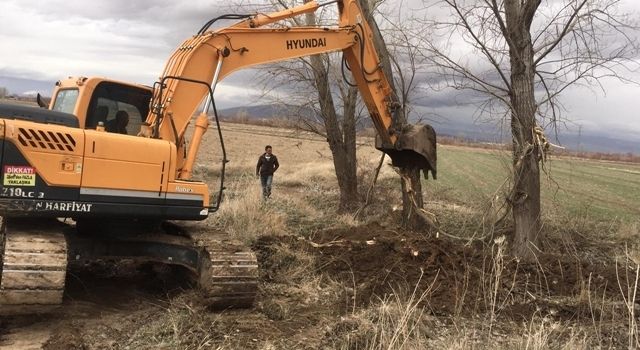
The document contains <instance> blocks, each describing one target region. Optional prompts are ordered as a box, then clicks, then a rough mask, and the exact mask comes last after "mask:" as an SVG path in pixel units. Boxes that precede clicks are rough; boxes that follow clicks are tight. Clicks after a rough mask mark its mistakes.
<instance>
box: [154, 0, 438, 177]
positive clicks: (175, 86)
mask: <svg viewBox="0 0 640 350" xmlns="http://www.w3.org/2000/svg"><path fill="white" fill-rule="evenodd" d="M331 3H337V5H338V10H339V21H338V23H337V25H335V26H330V27H324V26H323V27H265V26H266V25H268V24H272V23H275V22H278V21H281V20H283V19H287V18H291V17H294V16H297V15H301V14H304V13H309V12H313V11H316V10H317V9H318V8H319V7H321V6H325V5H328V4H331ZM210 24H211V23H207V25H205V27H203V29H201V31H200V32H199V33H198V34H197V35H195V36H193V37H191V38H189V39H187V40H186V41H184V42H183V43H182V45H180V47H178V49H177V50H175V52H174V53H173V54H172V56H171V57H170V59H169V60H168V62H167V64H166V67H165V69H164V72H163V74H162V76H161V77H160V80H159V82H158V83H156V86H155V89H154V96H153V100H152V103H151V109H150V112H149V115H148V117H147V120H146V122H147V124H148V128H149V129H148V130H147V131H146V132H145V133H143V134H147V136H151V137H156V138H161V139H166V140H171V141H173V142H175V144H176V145H177V150H178V157H179V164H178V165H177V167H176V169H178V178H180V179H189V178H190V177H191V171H192V168H193V164H194V162H195V158H196V155H197V152H198V148H199V144H200V141H201V137H202V135H203V134H204V132H205V131H206V130H207V127H208V117H207V115H206V113H207V111H208V106H209V104H210V103H211V102H212V100H213V91H214V89H215V86H216V84H217V83H218V82H219V81H221V80H222V79H224V78H225V77H226V76H228V75H229V74H231V73H232V72H234V71H236V70H239V69H242V68H246V67H251V66H255V65H259V64H265V63H271V62H278V61H282V60H287V59H292V58H298V57H304V56H310V55H315V54H321V53H328V52H340V51H341V52H343V54H344V58H345V60H346V63H347V64H348V67H349V68H350V69H351V71H352V73H353V79H354V81H355V84H357V86H358V89H359V91H360V94H361V96H362V99H363V101H364V102H365V104H366V106H367V108H368V110H369V113H370V116H371V119H372V121H373V124H374V126H375V128H376V131H377V133H378V136H379V142H378V148H380V149H381V150H383V151H385V152H386V153H388V154H389V155H390V156H391V157H392V160H393V161H394V164H396V165H399V166H415V167H418V168H422V169H423V170H424V171H425V175H426V173H427V171H429V170H431V171H432V173H433V174H435V160H436V159H435V133H434V132H433V129H431V128H430V127H428V126H425V127H426V128H418V129H416V128H411V127H410V128H409V129H411V131H409V132H407V128H406V127H405V126H403V125H396V120H395V118H394V117H393V115H394V112H395V111H396V110H397V109H398V108H400V104H399V103H398V100H397V98H396V95H395V93H394V91H393V88H392V85H391V84H390V81H389V79H390V78H389V77H387V76H386V75H385V74H384V72H383V69H382V68H381V63H380V58H379V56H378V54H377V52H376V49H375V45H374V43H373V33H372V31H371V29H370V27H369V24H368V23H367V20H366V17H365V16H364V14H363V13H362V11H361V10H360V7H359V5H358V2H357V0H338V1H330V2H327V3H322V4H321V3H319V2H317V1H311V2H308V3H306V4H304V5H301V6H298V7H294V8H291V9H287V10H285V11H280V12H275V13H270V14H258V15H255V16H251V17H249V18H247V19H245V20H243V21H240V22H238V23H236V24H234V25H232V26H229V27H225V28H221V29H218V30H215V31H207V30H206V29H207V28H208V26H209V25H210ZM205 97H206V101H207V102H206V104H205V105H206V107H205V110H204V111H203V113H202V114H200V116H198V117H197V119H196V122H195V125H196V130H195V132H194V135H193V138H192V140H191V145H190V147H189V152H188V154H186V157H185V156H184V154H185V149H184V147H186V146H185V140H184V135H185V132H186V129H187V127H188V125H189V123H190V121H191V119H192V116H193V115H194V113H195V112H196V110H197V108H198V107H199V106H200V104H201V103H202V101H203V99H204V98H205ZM416 130H418V132H416ZM409 134H415V135H413V136H411V137H410V139H408V138H407V137H406V136H405V135H409Z"/></svg>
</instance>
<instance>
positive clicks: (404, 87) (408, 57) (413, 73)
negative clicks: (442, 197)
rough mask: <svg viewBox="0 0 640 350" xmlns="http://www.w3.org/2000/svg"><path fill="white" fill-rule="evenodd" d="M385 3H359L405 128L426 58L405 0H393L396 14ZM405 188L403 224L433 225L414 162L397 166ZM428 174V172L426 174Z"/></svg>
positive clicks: (376, 0)
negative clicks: (405, 14) (404, 9)
mask: <svg viewBox="0 0 640 350" xmlns="http://www.w3.org/2000/svg"><path fill="white" fill-rule="evenodd" d="M384 5H385V1H384V0H372V1H371V2H368V1H365V0H361V1H360V6H361V7H362V10H363V12H364V13H365V15H366V16H367V17H368V21H369V25H370V27H371V29H372V31H373V39H374V40H373V41H374V43H375V45H376V51H377V52H378V55H379V56H380V61H381V64H382V69H383V70H384V71H385V75H386V76H387V77H389V80H390V82H391V85H392V87H393V90H394V92H395V94H396V97H397V100H398V101H399V103H400V106H401V108H399V109H398V110H397V111H396V115H395V116H394V118H395V119H396V125H397V126H398V127H399V128H401V129H402V128H404V127H405V126H406V125H408V124H409V120H410V117H411V116H412V114H413V113H412V108H411V107H412V105H411V103H410V97H411V96H413V94H414V93H415V89H416V87H417V80H416V78H417V75H418V72H419V68H420V67H421V65H422V64H423V61H424V60H425V59H424V57H423V56H421V55H419V54H418V51H419V50H420V46H419V43H418V42H416V41H415V39H414V38H413V37H412V35H410V34H409V33H411V30H410V28H409V27H408V26H407V25H408V24H409V22H406V21H404V19H403V18H402V17H403V14H402V12H401V9H402V7H403V6H402V5H403V2H400V3H399V4H398V3H394V4H393V5H394V7H395V8H396V9H398V13H397V14H394V13H393V12H392V11H390V10H389V9H386V10H385V11H378V10H379V9H380V7H382V6H384ZM374 12H378V13H379V14H380V17H382V18H383V19H384V21H383V22H384V25H385V26H386V28H387V29H386V30H385V31H384V32H385V34H386V38H387V39H388V40H385V39H384V38H383V36H382V31H381V30H380V29H379V28H378V25H377V21H376V20H375V19H374V18H373V15H374ZM398 174H399V175H400V181H401V189H402V223H403V225H404V226H406V227H409V228H412V229H416V230H423V229H427V230H428V229H431V228H433V226H434V225H435V222H433V219H431V218H430V217H429V216H427V215H424V214H425V212H424V209H423V207H424V198H423V192H422V182H421V178H420V169H419V168H417V167H412V166H405V167H401V168H399V169H398ZM426 176H427V174H425V177H426Z"/></svg>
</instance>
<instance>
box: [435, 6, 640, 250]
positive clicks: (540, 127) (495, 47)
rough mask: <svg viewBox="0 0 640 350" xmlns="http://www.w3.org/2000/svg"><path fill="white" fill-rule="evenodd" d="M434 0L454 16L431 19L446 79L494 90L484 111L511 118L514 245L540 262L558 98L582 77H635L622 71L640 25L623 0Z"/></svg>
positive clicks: (594, 81) (596, 80)
mask: <svg viewBox="0 0 640 350" xmlns="http://www.w3.org/2000/svg"><path fill="white" fill-rule="evenodd" d="M431 2H433V1H430V2H429V3H428V6H427V10H428V11H429V12H437V11H441V10H442V9H443V8H445V9H448V10H449V11H448V12H449V13H448V15H449V16H448V17H446V18H447V19H446V20H443V19H438V18H435V19H434V18H431V19H428V20H427V21H425V22H423V23H424V24H425V25H429V26H430V27H431V28H434V33H435V34H434V35H433V36H431V37H429V38H426V37H425V38H424V39H425V40H424V47H425V48H426V51H427V52H428V53H429V57H430V58H431V60H432V62H433V63H434V64H435V66H436V67H437V69H438V71H439V73H441V78H442V83H443V84H445V85H447V86H450V87H453V88H455V89H468V90H472V91H475V92H478V93H480V94H482V95H484V96H486V97H487V99H486V100H485V101H484V102H483V103H482V104H481V107H482V112H484V113H492V114H495V113H501V114H502V116H505V117H507V118H509V119H510V130H511V135H512V142H513V154H512V157H513V159H512V165H513V172H512V185H511V190H510V194H509V195H508V196H507V198H506V200H507V202H508V204H509V207H510V208H511V211H512V215H513V220H514V224H515V230H514V236H513V239H512V240H511V243H512V252H513V254H515V255H516V256H518V257H520V258H523V259H532V258H533V255H534V253H535V251H536V250H537V249H539V244H538V243H539V240H540V238H541V237H540V235H541V221H540V219H541V217H540V169H541V167H544V159H545V153H546V150H547V147H548V143H547V141H546V139H545V136H544V130H545V128H548V127H551V128H554V127H555V126H556V125H557V123H558V122H559V121H560V120H561V119H560V116H561V113H562V111H563V110H564V109H563V108H562V105H561V104H560V101H559V99H558V98H559V96H560V94H561V93H562V92H563V91H565V90H566V89H567V88H569V87H570V86H573V85H576V84H586V85H591V86H597V87H601V85H600V83H601V80H602V79H603V78H607V77H613V78H617V79H620V80H623V81H625V80H626V79H625V78H624V76H623V75H621V74H620V72H621V71H620V69H629V67H628V66H627V65H628V64H630V63H631V62H632V59H633V58H634V57H637V56H636V55H637V54H638V45H637V42H636V40H635V39H634V38H633V36H632V32H633V31H634V30H635V27H634V26H633V25H632V24H631V23H630V21H629V18H628V17H625V16H624V15H622V14H620V13H619V11H618V8H617V5H618V4H619V3H620V0H553V1H552V0H546V1H542V0H439V1H437V4H436V5H433V4H431ZM425 3H427V2H425ZM438 5H439V7H438ZM440 18H445V16H444V14H442V13H441V14H440ZM423 37H424V36H423ZM465 48H466V49H467V50H464V49H465ZM454 50H455V51H457V53H454ZM461 51H464V52H462V53H461Z"/></svg>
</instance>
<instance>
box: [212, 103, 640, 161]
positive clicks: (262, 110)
mask: <svg viewBox="0 0 640 350" xmlns="http://www.w3.org/2000/svg"><path fill="white" fill-rule="evenodd" d="M218 112H219V113H220V115H221V116H222V117H228V118H229V117H231V118H237V117H240V116H241V117H243V118H247V119H249V120H251V119H268V118H273V117H282V118H286V117H291V116H299V115H300V114H301V113H306V114H307V115H309V116H310V115H313V113H314V112H313V111H311V110H309V109H306V110H305V109H300V108H294V107H287V106H281V105H258V106H247V107H235V108H226V109H222V110H219V111H218ZM367 124H368V125H371V124H370V123H367ZM431 124H432V126H433V127H434V129H435V130H436V132H437V133H438V134H439V135H446V136H452V137H460V138H464V139H465V140H469V141H471V142H510V140H511V135H510V134H509V132H508V130H505V131H503V132H502V135H501V132H500V130H499V129H498V128H497V127H496V126H494V125H490V124H486V123H470V122H468V121H465V120H462V119H461V118H459V119H457V120H442V121H436V122H433V123H431ZM546 136H547V138H548V140H549V141H550V142H551V143H553V144H556V145H561V146H563V147H565V148H566V149H568V150H580V151H587V152H604V153H633V154H640V137H633V136H631V137H630V136H625V135H620V136H618V137H613V136H611V135H607V134H605V133H604V132H600V133H599V132H597V131H590V130H585V131H583V132H582V133H581V134H578V133H577V132H574V131H568V130H561V131H559V132H558V137H557V139H556V137H555V134H552V133H551V132H547V135H546Z"/></svg>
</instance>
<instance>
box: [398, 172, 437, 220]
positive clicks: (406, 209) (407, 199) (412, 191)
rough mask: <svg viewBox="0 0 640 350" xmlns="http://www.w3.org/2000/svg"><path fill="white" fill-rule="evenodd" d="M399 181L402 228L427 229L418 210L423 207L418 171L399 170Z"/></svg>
mask: <svg viewBox="0 0 640 350" xmlns="http://www.w3.org/2000/svg"><path fill="white" fill-rule="evenodd" d="M399 170H400V171H399V173H400V178H401V179H400V181H401V183H402V185H401V187H402V226H404V227H408V228H411V229H414V230H422V229H424V228H428V227H429V226H430V225H429V223H427V222H425V220H424V219H423V216H421V215H419V213H418V212H417V211H418V210H420V209H422V208H423V207H424V201H423V199H422V182H421V181H420V169H413V168H399Z"/></svg>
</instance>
